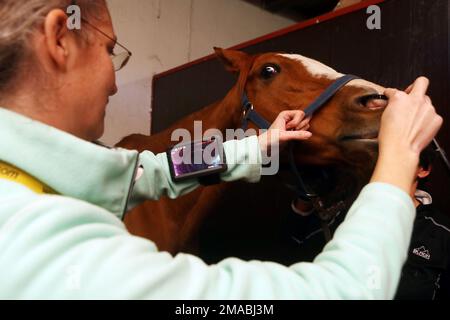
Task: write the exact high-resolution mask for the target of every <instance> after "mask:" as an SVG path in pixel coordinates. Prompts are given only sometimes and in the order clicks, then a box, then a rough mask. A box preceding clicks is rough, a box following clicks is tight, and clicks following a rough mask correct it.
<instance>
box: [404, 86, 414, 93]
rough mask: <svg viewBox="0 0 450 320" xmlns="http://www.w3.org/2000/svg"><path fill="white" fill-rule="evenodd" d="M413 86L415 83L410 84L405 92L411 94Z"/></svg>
mask: <svg viewBox="0 0 450 320" xmlns="http://www.w3.org/2000/svg"><path fill="white" fill-rule="evenodd" d="M412 88H413V84H410V85H409V86H408V88H406V89H405V92H406V93H408V94H410V93H411V89H412Z"/></svg>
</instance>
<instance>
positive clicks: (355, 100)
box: [117, 49, 385, 261]
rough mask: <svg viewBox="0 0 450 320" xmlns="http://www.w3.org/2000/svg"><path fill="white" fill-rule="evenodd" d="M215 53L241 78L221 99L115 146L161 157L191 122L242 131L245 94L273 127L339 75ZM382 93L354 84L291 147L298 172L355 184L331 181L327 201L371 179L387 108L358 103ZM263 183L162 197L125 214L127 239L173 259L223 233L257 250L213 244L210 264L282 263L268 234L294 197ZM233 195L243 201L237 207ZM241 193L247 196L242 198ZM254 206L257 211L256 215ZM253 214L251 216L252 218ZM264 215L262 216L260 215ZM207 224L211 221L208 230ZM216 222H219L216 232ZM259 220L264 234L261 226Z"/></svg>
mask: <svg viewBox="0 0 450 320" xmlns="http://www.w3.org/2000/svg"><path fill="white" fill-rule="evenodd" d="M215 50H216V54H217V56H218V57H219V58H220V59H221V60H222V62H223V63H224V64H225V67H226V68H227V69H228V70H229V71H231V72H234V73H237V74H238V75H239V77H238V81H237V83H236V85H235V86H234V87H233V88H232V89H231V90H230V91H229V92H228V94H227V95H226V96H225V98H224V99H222V100H221V101H218V102H216V103H214V104H212V105H210V106H207V107H206V108H204V109H201V110H200V111H198V112H196V113H193V114H191V115H189V116H187V117H185V118H183V119H182V120H179V121H178V122H176V123H175V124H174V125H172V126H171V127H169V128H168V129H166V130H165V131H163V132H161V133H158V134H155V135H152V136H144V135H131V136H128V137H126V138H124V139H123V140H122V141H121V142H120V143H118V144H117V146H118V147H123V148H128V149H135V150H139V151H144V150H151V151H152V152H155V153H158V152H164V151H165V150H166V149H167V148H168V147H169V146H170V145H173V144H174V142H172V141H171V134H172V132H173V131H174V130H175V129H178V128H185V129H187V130H189V131H190V132H191V133H193V127H194V121H202V125H203V130H205V131H206V130H207V129H210V128H216V129H219V130H221V131H222V132H224V131H225V129H228V128H240V127H241V121H242V104H241V98H242V95H243V93H244V92H246V94H247V95H248V97H249V99H250V100H251V101H252V103H253V104H254V106H255V109H256V110H257V111H258V112H259V113H260V114H261V115H262V116H263V117H264V118H266V119H267V120H269V121H273V120H274V119H275V118H276V116H277V115H278V114H279V113H280V112H281V111H283V110H294V109H301V110H302V109H305V108H306V107H307V106H308V105H309V104H310V103H311V102H312V101H313V100H314V99H315V98H317V97H318V96H319V95H320V94H321V93H322V92H323V91H324V90H325V89H326V88H327V87H328V86H329V85H330V84H331V83H332V82H333V81H334V80H336V79H337V78H338V77H340V76H342V74H340V73H338V72H336V71H335V70H333V69H331V68H329V67H328V66H326V65H324V64H322V63H320V62H318V61H315V60H312V59H309V58H306V57H303V56H300V55H292V54H281V53H265V54H258V55H248V54H246V53H243V52H240V51H234V50H223V49H215ZM383 90H384V88H382V87H380V86H378V85H376V84H374V83H371V82H368V81H365V80H359V79H358V80H353V81H351V82H350V83H348V84H347V85H346V86H345V87H343V88H342V89H341V90H340V91H339V92H338V93H337V94H336V95H335V96H334V97H333V98H332V99H331V100H330V101H329V102H328V103H327V104H326V105H325V106H324V107H323V108H322V109H321V110H320V111H318V112H317V113H316V114H315V116H314V117H313V119H312V120H311V123H310V125H311V128H310V131H311V132H312V133H313V136H312V138H311V139H309V140H308V141H305V142H302V143H296V145H295V148H294V151H295V161H296V163H297V164H298V165H300V166H320V167H328V168H337V169H338V170H335V171H336V172H338V176H339V177H341V178H342V179H344V178H343V177H347V178H348V177H349V176H350V177H352V180H351V181H352V185H353V188H352V190H351V191H352V192H351V194H352V196H348V194H349V191H350V187H349V184H348V181H347V182H345V183H346V184H345V186H344V187H342V185H343V183H342V181H341V183H339V179H341V178H338V180H337V181H335V183H334V182H333V184H334V187H333V188H331V189H330V188H328V189H327V191H326V192H325V194H323V196H324V197H325V198H327V197H328V198H329V201H330V202H333V201H334V200H335V199H336V198H339V197H342V196H343V194H345V193H346V194H347V196H346V197H347V199H350V200H352V199H353V198H352V197H354V196H355V194H356V193H357V191H359V189H360V188H361V186H362V185H363V184H364V183H366V182H367V180H368V176H369V173H370V172H371V171H372V169H373V165H374V159H375V158H376V153H377V140H376V137H377V134H378V128H379V120H380V116H381V113H382V110H383V109H384V107H385V101H381V100H370V101H368V102H367V103H365V104H363V103H362V102H361V100H360V98H361V97H363V96H366V95H369V94H375V93H383ZM342 179H341V180H342ZM263 182H265V183H261V184H259V185H258V184H256V185H250V184H244V183H240V182H237V183H228V184H220V185H216V186H210V187H200V188H199V189H197V190H195V191H194V192H192V193H190V194H188V195H185V196H182V197H180V198H178V199H176V200H172V199H168V198H162V199H160V200H159V201H147V202H145V203H143V204H142V205H140V206H138V207H137V208H135V209H134V210H132V211H131V212H130V213H128V214H127V215H126V217H125V224H126V225H127V227H128V229H129V231H130V232H131V233H133V234H136V235H138V236H142V237H146V238H149V239H151V240H152V241H154V242H155V243H156V245H157V246H158V248H159V249H160V250H163V251H168V252H170V253H173V254H175V253H178V252H180V251H183V252H191V253H196V254H199V253H200V252H199V250H200V249H201V248H202V243H201V242H203V243H205V242H208V241H209V240H208V232H209V235H211V234H214V233H217V230H220V229H222V230H221V231H219V233H220V232H224V233H225V234H228V235H227V236H226V237H228V238H229V239H232V241H233V242H234V243H235V244H237V246H239V247H245V246H246V245H248V247H247V249H246V250H252V249H251V248H255V246H256V247H258V248H259V249H255V251H254V252H252V253H248V252H247V253H245V252H244V251H245V250H244V251H242V252H236V250H234V252H233V250H228V249H227V248H226V245H224V244H222V243H216V244H214V243H212V244H210V245H212V247H214V248H215V249H213V251H212V252H213V253H212V255H214V257H209V258H210V259H209V260H211V261H216V260H219V259H221V258H223V257H226V256H227V255H234V256H239V257H241V258H261V259H272V260H278V261H280V260H282V258H276V257H275V258H274V257H271V254H270V253H269V251H270V250H269V246H270V247H271V248H272V252H278V253H279V252H280V251H279V249H278V248H276V247H274V246H275V242H276V239H275V238H276V237H274V235H273V234H272V235H271V234H270V233H271V229H274V228H276V226H277V225H279V224H280V223H282V220H281V218H280V217H281V216H282V214H281V213H282V212H280V210H287V208H288V206H289V200H288V198H289V197H291V196H292V193H290V192H289V191H288V190H287V189H286V187H285V185H284V184H283V183H282V182H283V179H280V178H278V177H264V178H263ZM339 188H340V189H339ZM239 190H240V191H239ZM342 191H344V193H343V192H342ZM237 193H238V194H239V195H240V196H241V200H237V201H236V196H238V194H237ZM242 193H245V194H244V196H243V197H242ZM285 196H287V197H288V198H286V197H285ZM281 198H285V199H281ZM244 202H245V203H244ZM280 203H282V205H281V206H280ZM286 204H287V205H286ZM255 205H257V206H258V207H259V208H260V209H255V208H253V207H254V206H255ZM261 208H262V210H261ZM252 210H253V211H255V210H256V212H250V211H252ZM264 210H265V213H260V212H262V211H264ZM224 211H225V212H224ZM267 211H270V212H269V213H267ZM246 218H247V220H246ZM205 220H209V222H208V223H209V226H207V228H206V229H205V226H204V222H205ZM214 220H218V221H222V222H220V223H219V225H217V224H216V225H214ZM263 220H265V223H264V225H265V227H261V224H259V225H258V223H260V222H261V221H263ZM227 221H228V223H227ZM243 221H244V222H243ZM255 222H256V223H255ZM207 225H208V224H207ZM239 225H240V226H239ZM252 225H253V226H257V229H258V230H256V234H255V230H252V231H250V232H248V230H251V229H252ZM202 226H203V228H202ZM211 226H212V229H211ZM208 228H209V229H208ZM214 228H215V229H216V230H214ZM202 229H205V230H206V233H205V232H204V231H205V230H202ZM202 234H203V235H205V234H206V236H205V237H204V238H203V239H201V242H200V244H199V242H198V235H202ZM230 234H232V235H230ZM242 237H244V239H242ZM262 238H265V240H262ZM240 241H242V242H240ZM227 243H228V241H227ZM244 243H245V244H244ZM199 246H200V247H199ZM238 251H239V250H238ZM258 252H259V253H258ZM280 254H281V253H280ZM210 255H211V253H210ZM205 260H208V259H205Z"/></svg>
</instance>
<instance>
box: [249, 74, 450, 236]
mask: <svg viewBox="0 0 450 320" xmlns="http://www.w3.org/2000/svg"><path fill="white" fill-rule="evenodd" d="M355 79H360V78H359V77H357V76H354V75H344V76H342V77H341V78H339V79H337V80H336V81H335V82H333V83H332V84H331V85H330V86H329V87H328V88H327V89H326V90H325V91H324V92H323V93H322V94H321V95H320V96H319V97H318V98H317V99H316V100H314V101H313V102H312V103H311V104H310V105H309V106H308V107H307V108H306V109H305V110H304V112H305V114H306V116H307V117H309V116H312V115H313V114H314V113H315V112H316V111H317V110H319V109H320V108H321V107H323V106H324V105H325V104H326V103H327V102H328V101H329V100H330V99H331V98H332V97H333V96H334V95H335V94H336V93H337V92H338V91H339V90H340V89H341V88H342V87H344V86H345V85H346V84H347V83H348V82H350V81H352V80H355ZM370 98H377V99H384V100H387V97H386V96H384V95H380V94H375V95H368V96H366V97H363V99H370ZM241 102H242V107H243V118H242V129H244V130H247V128H248V123H249V122H250V121H251V122H253V123H254V124H255V125H256V126H257V127H259V128H260V129H269V128H270V125H271V124H270V122H269V121H267V120H266V119H265V118H264V117H262V116H261V115H260V114H259V113H258V112H257V111H256V110H255V108H254V106H253V104H252V103H251V102H250V100H249V99H248V96H247V94H246V93H245V90H244V93H243V95H242V101H241ZM433 145H434V146H435V149H436V151H437V152H438V153H439V155H440V157H441V159H442V160H443V162H444V164H445V166H446V168H447V169H448V171H449V173H450V162H449V160H448V159H447V157H446V154H445V152H444V150H443V149H442V148H441V147H440V146H439V144H438V142H437V140H436V139H434V140H433ZM289 165H290V168H291V171H292V173H293V174H294V176H295V178H296V180H297V188H296V191H297V196H298V197H299V198H301V199H303V200H306V201H311V203H312V204H313V207H314V209H315V210H316V213H317V214H318V215H319V217H320V219H321V220H322V229H323V231H324V233H325V238H326V240H327V241H328V240H330V239H331V232H330V229H329V226H328V224H327V221H329V220H331V218H332V217H334V215H335V214H336V213H337V212H338V211H340V210H342V209H344V207H345V204H344V202H343V201H340V202H339V203H337V204H335V205H334V206H332V207H330V208H325V206H324V204H323V202H322V201H321V199H320V198H319V195H318V194H317V193H316V192H315V191H314V190H313V189H312V188H311V187H310V186H309V185H308V184H306V183H305V181H304V179H303V177H302V175H301V173H300V171H299V170H298V168H297V165H296V164H295V159H294V144H293V143H290V144H289Z"/></svg>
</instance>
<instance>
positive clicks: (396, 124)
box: [372, 77, 442, 193]
mask: <svg viewBox="0 0 450 320" xmlns="http://www.w3.org/2000/svg"><path fill="white" fill-rule="evenodd" d="M428 85H429V81H428V79H427V78H425V77H420V78H418V79H417V80H416V81H415V82H414V83H413V84H412V85H411V86H410V87H409V88H408V89H407V90H406V92H403V91H399V90H396V89H387V90H386V91H385V95H386V96H387V97H388V98H389V104H388V106H387V107H386V110H385V111H384V113H383V116H382V118H381V127H380V133H379V156H378V162H377V166H376V168H375V172H374V174H373V176H372V182H386V183H390V184H393V185H396V186H398V187H400V188H402V189H403V190H404V191H406V192H407V193H409V192H410V188H411V186H412V183H413V181H414V177H415V172H416V170H417V166H418V163H419V155H420V153H421V151H422V150H423V149H424V148H425V147H426V146H427V145H428V144H429V143H430V142H431V141H432V140H433V138H434V136H435V135H436V133H437V132H438V131H439V129H440V127H441V125H442V118H441V117H440V116H439V115H437V114H436V110H435V108H434V107H433V104H432V103H431V100H430V98H429V97H428V96H427V95H426V92H427V89H428Z"/></svg>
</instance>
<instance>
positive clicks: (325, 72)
mask: <svg viewBox="0 0 450 320" xmlns="http://www.w3.org/2000/svg"><path fill="white" fill-rule="evenodd" d="M280 56H283V57H285V58H288V59H292V60H295V61H298V62H300V63H301V64H302V66H303V67H305V68H306V71H308V72H309V73H310V74H311V75H312V76H313V77H316V78H321V77H325V78H328V79H330V80H336V79H337V78H339V77H342V76H343V74H342V73H339V72H337V71H336V70H334V69H332V68H330V67H329V66H327V65H325V64H323V63H321V62H319V61H317V60H314V59H311V58H307V57H304V56H302V55H299V54H280ZM348 85H351V86H358V87H365V88H367V87H370V88H373V89H375V90H377V91H378V93H383V92H384V90H385V88H383V87H381V86H379V85H377V84H375V83H372V82H369V81H366V80H363V79H356V80H352V81H351V82H349V84H348Z"/></svg>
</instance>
